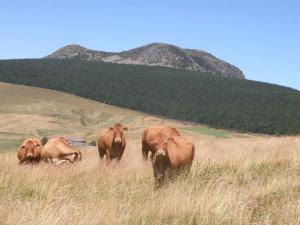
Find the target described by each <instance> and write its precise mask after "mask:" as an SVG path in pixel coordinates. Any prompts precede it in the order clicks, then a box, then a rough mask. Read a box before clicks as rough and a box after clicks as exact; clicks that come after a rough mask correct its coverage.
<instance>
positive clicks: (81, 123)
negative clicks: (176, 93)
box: [0, 82, 234, 152]
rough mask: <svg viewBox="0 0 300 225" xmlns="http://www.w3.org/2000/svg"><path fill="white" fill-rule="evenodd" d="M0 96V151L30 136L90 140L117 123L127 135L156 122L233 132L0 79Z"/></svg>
mask: <svg viewBox="0 0 300 225" xmlns="http://www.w3.org/2000/svg"><path fill="white" fill-rule="evenodd" d="M0 96H1V98H0V152H1V151H7V150H15V149H16V148H17V145H18V144H20V142H21V141H22V140H23V139H25V138H27V137H31V136H36V137H43V136H49V135H50V136H51V135H67V136H75V137H77V136H78V137H83V138H85V139H87V140H88V141H93V140H95V139H96V135H97V133H98V131H99V129H100V128H102V127H109V126H111V125H112V124H114V123H117V122H119V123H123V124H126V125H127V126H128V127H129V131H128V132H127V133H128V135H130V137H131V138H139V137H140V135H141V133H142V130H143V129H144V128H145V127H147V126H150V125H158V124H164V125H170V126H175V127H177V128H179V129H180V130H181V131H182V132H186V133H189V134H190V135H191V134H192V135H198V136H199V135H202V136H203V135H204V136H207V135H208V136H215V137H225V136H231V135H234V134H231V133H230V132H229V131H225V130H216V129H212V128H208V127H205V126H200V125H188V124H183V123H180V122H176V121H173V120H167V119H162V118H158V117H154V116H151V115H147V114H143V113H139V112H135V111H132V110H127V109H122V108H118V107H114V106H110V105H106V104H102V103H99V102H96V101H91V100H88V99H84V98H80V97H77V96H74V95H70V94H66V93H63V92H59V91H54V90H48V89H43V88H35V87H27V86H22V85H14V84H7V83H1V82H0Z"/></svg>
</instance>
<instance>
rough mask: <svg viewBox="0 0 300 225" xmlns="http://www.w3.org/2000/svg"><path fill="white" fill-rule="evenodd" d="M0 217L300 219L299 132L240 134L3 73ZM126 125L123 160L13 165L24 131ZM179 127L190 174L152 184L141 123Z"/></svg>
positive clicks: (87, 152) (102, 224)
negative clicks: (13, 80)
mask: <svg viewBox="0 0 300 225" xmlns="http://www.w3.org/2000/svg"><path fill="white" fill-rule="evenodd" d="M0 96H1V98H0V224H22V225H29V224H36V225H38V224H39V225H40V224H47V225H58V224H74V225H75V224H87V225H90V224H91V225H94V224H95V225H96V224H97V225H98V224H99V225H106V224H108V225H114V224H122V225H124V224H137V225H143V224H144V225H146V224H178V225H183V224H191V225H192V224H241V225H242V224H245V225H246V224H249V225H252V224H295V225H298V224H300V137H270V136H258V135H246V134H238V133H234V132H229V131H224V130H215V129H211V128H207V127H205V126H200V125H191V124H182V123H179V122H176V121H171V120H165V119H161V118H157V117H153V116H149V115H145V114H142V113H139V112H133V111H130V110H126V109H120V108H117V107H112V106H107V105H105V104H100V103H96V102H93V101H89V100H85V99H82V98H79V97H75V96H72V95H68V94H63V93H60V92H56V91H50V90H44V89H39V88H29V87H24V86H17V85H10V84H4V83H0ZM115 122H121V123H123V124H126V125H127V126H128V127H129V131H128V133H127V139H128V145H127V148H126V150H125V153H124V157H123V159H122V161H121V163H120V164H117V163H112V164H111V165H109V166H106V164H105V163H104V162H102V161H99V159H98V153H97V151H96V150H95V148H94V147H87V148H84V149H82V152H83V160H82V161H81V162H78V163H75V164H73V165H69V164H65V165H60V166H53V165H49V164H45V163H40V164H39V165H33V166H28V165H26V166H19V165H18V161H17V157H16V152H15V151H16V146H17V145H18V144H19V143H20V141H21V140H22V139H23V138H25V137H28V136H36V137H42V136H44V135H67V136H80V137H84V138H85V139H87V140H88V141H92V140H94V139H95V137H96V134H97V132H98V130H99V129H100V128H101V127H106V126H110V125H111V124H113V123H115ZM153 124H165V125H171V126H175V127H177V128H178V129H179V130H180V131H181V132H182V133H183V134H184V135H188V136H190V137H191V139H192V140H193V141H194V143H195V145H196V156H195V160H194V163H193V167H192V170H191V173H190V174H181V175H180V176H179V177H177V179H175V180H173V181H169V182H168V183H167V185H165V187H163V188H161V189H158V190H156V189H155V188H154V178H153V174H152V167H151V164H150V163H149V162H148V163H144V162H143V161H142V157H141V143H140V135H141V132H142V129H143V128H144V127H146V126H149V125H153Z"/></svg>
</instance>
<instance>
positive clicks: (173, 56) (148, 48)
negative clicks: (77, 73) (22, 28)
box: [45, 43, 245, 79]
mask: <svg viewBox="0 0 300 225" xmlns="http://www.w3.org/2000/svg"><path fill="white" fill-rule="evenodd" d="M45 58H56V59H67V58H80V59H84V60H88V61H103V62H110V63H118V64H134V65H147V66H163V67H170V68H175V69H185V70H191V71H199V72H209V73H213V74H219V75H221V76H223V77H232V78H239V79H245V75H244V74H243V72H242V71H241V70H240V69H239V68H238V67H236V66H234V65H232V64H230V63H228V62H225V61H224V60H221V59H219V58H217V57H215V56H213V55H212V54H210V53H208V52H205V51H202V50H198V49H185V48H180V47H178V46H175V45H171V44H165V43H151V44H147V45H144V46H141V47H137V48H133V49H130V50H126V51H121V52H105V51H98V50H93V49H88V48H85V47H83V46H81V45H77V44H71V45H66V46H64V47H62V48H60V49H58V50H56V51H55V52H53V53H52V54H50V55H48V56H46V57H45Z"/></svg>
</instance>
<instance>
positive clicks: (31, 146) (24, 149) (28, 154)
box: [17, 138, 43, 164]
mask: <svg viewBox="0 0 300 225" xmlns="http://www.w3.org/2000/svg"><path fill="white" fill-rule="evenodd" d="M42 149H43V145H42V143H41V141H40V140H38V139H36V138H27V139H25V140H24V141H23V143H22V144H21V145H20V147H19V148H18V150H17V155H18V159H19V163H20V164H22V163H23V164H27V163H37V162H39V161H40V159H41V152H42Z"/></svg>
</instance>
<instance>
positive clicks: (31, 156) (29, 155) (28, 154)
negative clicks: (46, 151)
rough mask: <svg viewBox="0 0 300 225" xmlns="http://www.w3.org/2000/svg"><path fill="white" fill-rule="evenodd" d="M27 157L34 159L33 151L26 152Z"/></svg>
mask: <svg viewBox="0 0 300 225" xmlns="http://www.w3.org/2000/svg"><path fill="white" fill-rule="evenodd" d="M25 158H26V159H27V160H31V159H33V153H31V152H28V153H27V154H26V156H25Z"/></svg>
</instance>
